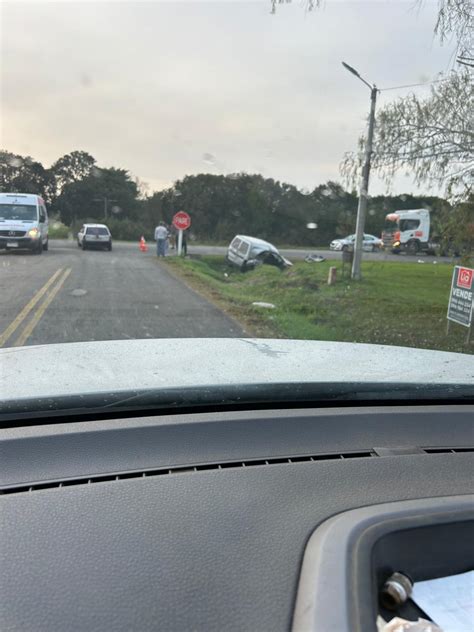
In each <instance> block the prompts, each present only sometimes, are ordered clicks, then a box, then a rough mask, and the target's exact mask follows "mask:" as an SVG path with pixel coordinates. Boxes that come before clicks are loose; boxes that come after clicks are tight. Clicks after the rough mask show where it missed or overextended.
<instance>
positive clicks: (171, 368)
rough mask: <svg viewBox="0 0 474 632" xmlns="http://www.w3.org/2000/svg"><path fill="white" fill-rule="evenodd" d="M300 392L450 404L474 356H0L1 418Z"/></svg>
mask: <svg viewBox="0 0 474 632" xmlns="http://www.w3.org/2000/svg"><path fill="white" fill-rule="evenodd" d="M295 385H296V386H297V387H298V388H301V389H302V390H301V393H304V394H305V397H307V396H308V395H311V393H315V398H316V399H318V398H320V397H322V398H323V399H324V398H325V394H329V395H330V396H331V397H336V396H337V394H338V393H339V394H341V393H342V394H344V393H346V391H348V392H349V393H352V395H354V393H355V394H356V395H357V393H364V396H365V397H367V394H368V393H369V394H370V393H376V392H378V391H380V392H382V391H383V392H384V393H385V399H387V393H388V395H390V394H393V395H394V398H396V397H397V393H398V394H400V393H402V392H406V388H408V390H409V391H410V392H411V393H412V394H413V396H414V397H416V396H417V389H418V390H419V387H420V385H424V386H428V387H429V386H432V387H433V389H432V390H433V392H434V393H435V394H436V388H437V387H438V386H439V385H443V387H444V388H445V389H447V390H448V391H449V392H450V393H451V394H452V395H453V396H456V395H461V394H462V393H463V392H464V391H463V387H466V388H468V390H469V392H470V394H471V395H472V393H473V392H474V356H472V355H464V354H455V353H447V352H441V351H430V350H422V349H409V348H403V347H390V346H378V345H365V344H353V343H337V342H319V341H302V340H269V339H212V338H211V339H209V338H206V339H192V338H191V339H160V340H120V341H106V342H84V343H67V344H53V345H44V346H30V347H19V348H7V349H1V350H0V394H1V397H0V413H3V414H4V413H8V412H11V411H16V412H18V411H23V412H27V411H28V412H31V411H32V410H42V411H52V410H54V409H56V408H58V407H60V408H61V407H62V408H81V407H82V406H89V405H91V406H92V405H93V406H96V405H100V406H113V407H115V406H117V405H124V403H126V402H127V401H128V402H129V403H130V402H131V403H132V404H133V399H134V398H138V399H137V400H136V402H139V401H141V400H140V397H142V396H143V395H144V394H146V395H147V397H148V401H149V400H150V398H151V399H152V400H153V401H154V402H156V401H159V400H160V397H161V395H163V394H166V398H167V399H166V401H167V403H168V404H169V403H170V402H171V403H175V404H177V403H179V402H180V401H182V399H183V397H184V395H185V394H186V397H185V399H186V402H187V403H188V404H190V403H192V402H193V397H194V398H195V399H196V401H198V400H199V401H202V398H203V397H204V399H205V400H206V401H213V402H214V401H216V400H217V403H218V402H219V401H221V399H222V398H224V399H225V398H227V397H229V396H230V395H229V394H232V397H236V398H237V400H238V398H239V393H240V396H242V394H245V393H247V394H248V393H250V392H252V393H253V395H254V396H255V397H256V396H257V395H258V394H259V393H261V392H263V391H265V389H266V393H267V395H265V396H266V397H267V396H269V393H270V391H269V390H268V389H269V388H270V387H275V388H274V389H273V391H271V392H273V396H275V397H276V398H277V399H278V398H283V396H285V397H286V398H289V399H292V398H294V397H296V396H297V395H298V393H297V392H296V390H295ZM346 387H347V388H346ZM379 387H381V388H379ZM239 389H240V390H239ZM252 389H253V390H252ZM259 389H260V391H259ZM262 389H263V391H262ZM404 389H405V391H404ZM270 390H271V388H270ZM441 390H442V389H441ZM439 392H441V391H439ZM420 393H421V391H420ZM283 394H284V395H283ZM346 394H347V393H346ZM405 396H406V395H405ZM420 396H421V395H420ZM250 399H252V398H250ZM257 399H258V397H257ZM58 402H60V403H59V404H58ZM91 402H92V403H91Z"/></svg>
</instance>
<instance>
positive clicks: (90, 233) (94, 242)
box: [77, 224, 112, 250]
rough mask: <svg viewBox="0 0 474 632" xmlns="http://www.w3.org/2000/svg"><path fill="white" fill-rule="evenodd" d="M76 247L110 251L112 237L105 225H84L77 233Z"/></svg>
mask: <svg viewBox="0 0 474 632" xmlns="http://www.w3.org/2000/svg"><path fill="white" fill-rule="evenodd" d="M77 245H78V247H79V248H82V250H86V249H87V248H106V249H107V250H112V235H111V233H110V230H109V229H108V227H107V226H106V225H105V224H84V225H83V226H82V228H81V230H80V231H79V232H78V233H77Z"/></svg>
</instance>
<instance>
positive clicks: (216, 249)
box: [57, 240, 453, 263]
mask: <svg viewBox="0 0 474 632" xmlns="http://www.w3.org/2000/svg"><path fill="white" fill-rule="evenodd" d="M57 243H58V244H60V245H61V247H66V246H67V245H68V243H70V242H67V241H65V240H64V241H61V242H59V241H58V242H57ZM119 243H120V248H121V250H122V251H123V250H124V249H126V248H128V249H129V250H133V251H136V249H137V247H138V246H137V244H136V243H130V242H119ZM154 247H155V246H154V244H153V243H152V244H150V249H151V250H153V248H154ZM226 252H227V246H197V245H193V244H189V246H188V253H189V254H190V255H221V256H224V255H225V254H226ZM280 252H281V254H282V255H283V256H285V257H287V259H290V260H294V261H298V260H300V261H301V260H303V259H304V258H305V257H306V255H308V254H310V253H316V254H319V255H322V256H323V257H325V258H326V259H328V260H329V261H341V260H342V253H341V252H334V251H332V250H329V249H324V248H307V249H304V248H282V249H281V250H280ZM170 254H173V251H170ZM363 258H364V261H397V262H399V263H417V262H418V261H420V260H421V261H426V262H430V263H432V262H434V261H436V262H437V263H453V259H452V258H451V257H432V256H430V255H416V256H414V257H413V256H408V255H405V254H401V255H393V254H392V253H391V252H364V255H363Z"/></svg>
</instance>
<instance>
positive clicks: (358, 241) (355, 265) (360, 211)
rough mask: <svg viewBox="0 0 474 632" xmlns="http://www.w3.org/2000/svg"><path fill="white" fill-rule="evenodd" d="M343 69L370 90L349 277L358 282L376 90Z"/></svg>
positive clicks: (373, 86) (349, 69)
mask: <svg viewBox="0 0 474 632" xmlns="http://www.w3.org/2000/svg"><path fill="white" fill-rule="evenodd" d="M342 65H343V66H344V68H346V69H347V70H348V71H349V72H351V73H352V74H353V75H355V76H356V77H357V78H358V79H360V80H361V81H362V82H363V83H365V85H366V86H368V87H369V88H370V114H369V129H368V132H367V141H366V143H365V155H364V166H363V168H362V178H361V183H360V193H359V204H358V206H357V224H356V238H355V244H354V258H353V260H352V274H351V277H352V278H353V279H355V280H356V281H360V279H361V278H362V274H361V263H362V248H363V245H364V229H365V217H366V214H367V200H368V197H369V176H370V161H371V158H372V145H373V140H374V127H375V104H376V101H377V88H376V86H375V85H371V84H370V83H368V82H367V81H366V80H365V79H363V78H362V77H361V76H360V74H359V73H358V72H357V70H355V69H354V68H352V66H349V64H346V63H345V62H342Z"/></svg>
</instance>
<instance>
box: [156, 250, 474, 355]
mask: <svg viewBox="0 0 474 632" xmlns="http://www.w3.org/2000/svg"><path fill="white" fill-rule="evenodd" d="M166 265H167V266H168V267H169V268H170V269H171V270H172V271H173V272H174V273H175V274H177V275H179V276H180V277H181V278H183V279H184V280H185V281H186V282H187V284H188V285H190V286H191V287H193V288H194V289H196V290H197V291H198V292H200V293H202V294H203V295H205V296H206V297H207V298H209V299H210V300H212V301H213V302H214V303H216V304H217V305H218V306H219V307H220V308H221V309H223V310H224V311H226V312H227V313H228V314H230V315H231V316H233V317H234V318H235V319H236V320H238V321H239V322H240V323H242V325H243V326H244V327H245V328H246V330H247V331H248V333H249V334H251V335H254V336H260V337H277V338H279V337H281V338H299V339H311V340H337V341H347V342H365V343H375V344H387V345H399V346H408V347H420V348H425V349H440V350H445V351H457V352H464V353H474V343H473V342H471V344H470V345H469V346H466V344H465V338H466V333H467V332H466V329H465V328H463V327H460V326H457V325H455V324H452V326H451V331H450V333H449V335H448V336H447V335H446V311H447V305H448V298H449V291H450V287H451V276H452V271H453V268H452V266H451V265H445V264H433V263H431V262H429V261H428V260H427V261H426V263H424V264H418V263H413V264H411V263H398V262H365V263H363V266H362V271H363V275H364V283H358V284H354V283H353V282H352V281H351V280H350V279H349V278H348V276H345V277H344V278H343V276H342V263H335V262H323V263H312V264H309V263H305V262H297V263H295V264H294V266H293V267H292V268H290V269H288V270H286V271H284V272H281V271H280V270H278V269H277V268H273V267H271V266H261V267H259V268H257V269H256V270H254V271H251V272H248V273H245V274H244V273H241V272H239V271H238V270H236V269H234V268H232V267H230V266H228V265H227V264H226V263H225V261H224V260H223V258H222V257H218V256H206V257H201V258H192V259H178V258H177V257H170V258H169V259H167V260H166ZM331 265H335V267H336V268H337V277H338V281H337V283H336V284H335V285H334V286H328V285H327V277H328V272H329V267H330V266H331ZM254 302H264V303H271V304H273V305H274V306H275V307H274V308H273V309H272V308H268V307H258V306H254V305H252V303H254ZM210 335H212V332H210Z"/></svg>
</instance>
